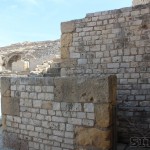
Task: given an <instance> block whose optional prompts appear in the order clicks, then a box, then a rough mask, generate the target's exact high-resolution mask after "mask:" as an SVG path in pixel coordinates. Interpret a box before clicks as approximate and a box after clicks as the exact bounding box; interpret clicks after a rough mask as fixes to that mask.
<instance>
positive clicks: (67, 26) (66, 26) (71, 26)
mask: <svg viewBox="0 0 150 150" xmlns="http://www.w3.org/2000/svg"><path fill="white" fill-rule="evenodd" d="M74 30H75V22H74V21H68V22H62V23H61V33H62V34H63V33H70V32H73V31H74Z"/></svg>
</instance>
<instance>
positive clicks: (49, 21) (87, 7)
mask: <svg viewBox="0 0 150 150" xmlns="http://www.w3.org/2000/svg"><path fill="white" fill-rule="evenodd" d="M131 3H132V0H0V45H7V44H11V43H16V42H23V41H44V40H55V39H58V38H59V37H60V22H63V21H69V20H73V19H80V18H83V17H85V15H86V13H92V12H97V11H102V10H109V9H116V8H121V7H128V6H131Z"/></svg>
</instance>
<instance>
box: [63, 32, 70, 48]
mask: <svg viewBox="0 0 150 150" xmlns="http://www.w3.org/2000/svg"><path fill="white" fill-rule="evenodd" d="M71 44H72V34H71V33H67V34H63V35H62V36H61V47H69V46H71Z"/></svg>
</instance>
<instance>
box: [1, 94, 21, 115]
mask: <svg viewBox="0 0 150 150" xmlns="http://www.w3.org/2000/svg"><path fill="white" fill-rule="evenodd" d="M2 114H3V115H11V116H19V115H20V113H19V98H11V97H2Z"/></svg>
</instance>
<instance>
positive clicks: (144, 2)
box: [132, 0, 150, 6]
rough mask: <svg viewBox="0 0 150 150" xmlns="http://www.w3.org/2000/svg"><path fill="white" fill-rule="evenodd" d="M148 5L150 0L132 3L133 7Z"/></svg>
mask: <svg viewBox="0 0 150 150" xmlns="http://www.w3.org/2000/svg"><path fill="white" fill-rule="evenodd" d="M148 3H150V0H133V1H132V5H133V6H136V5H144V4H148Z"/></svg>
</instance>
